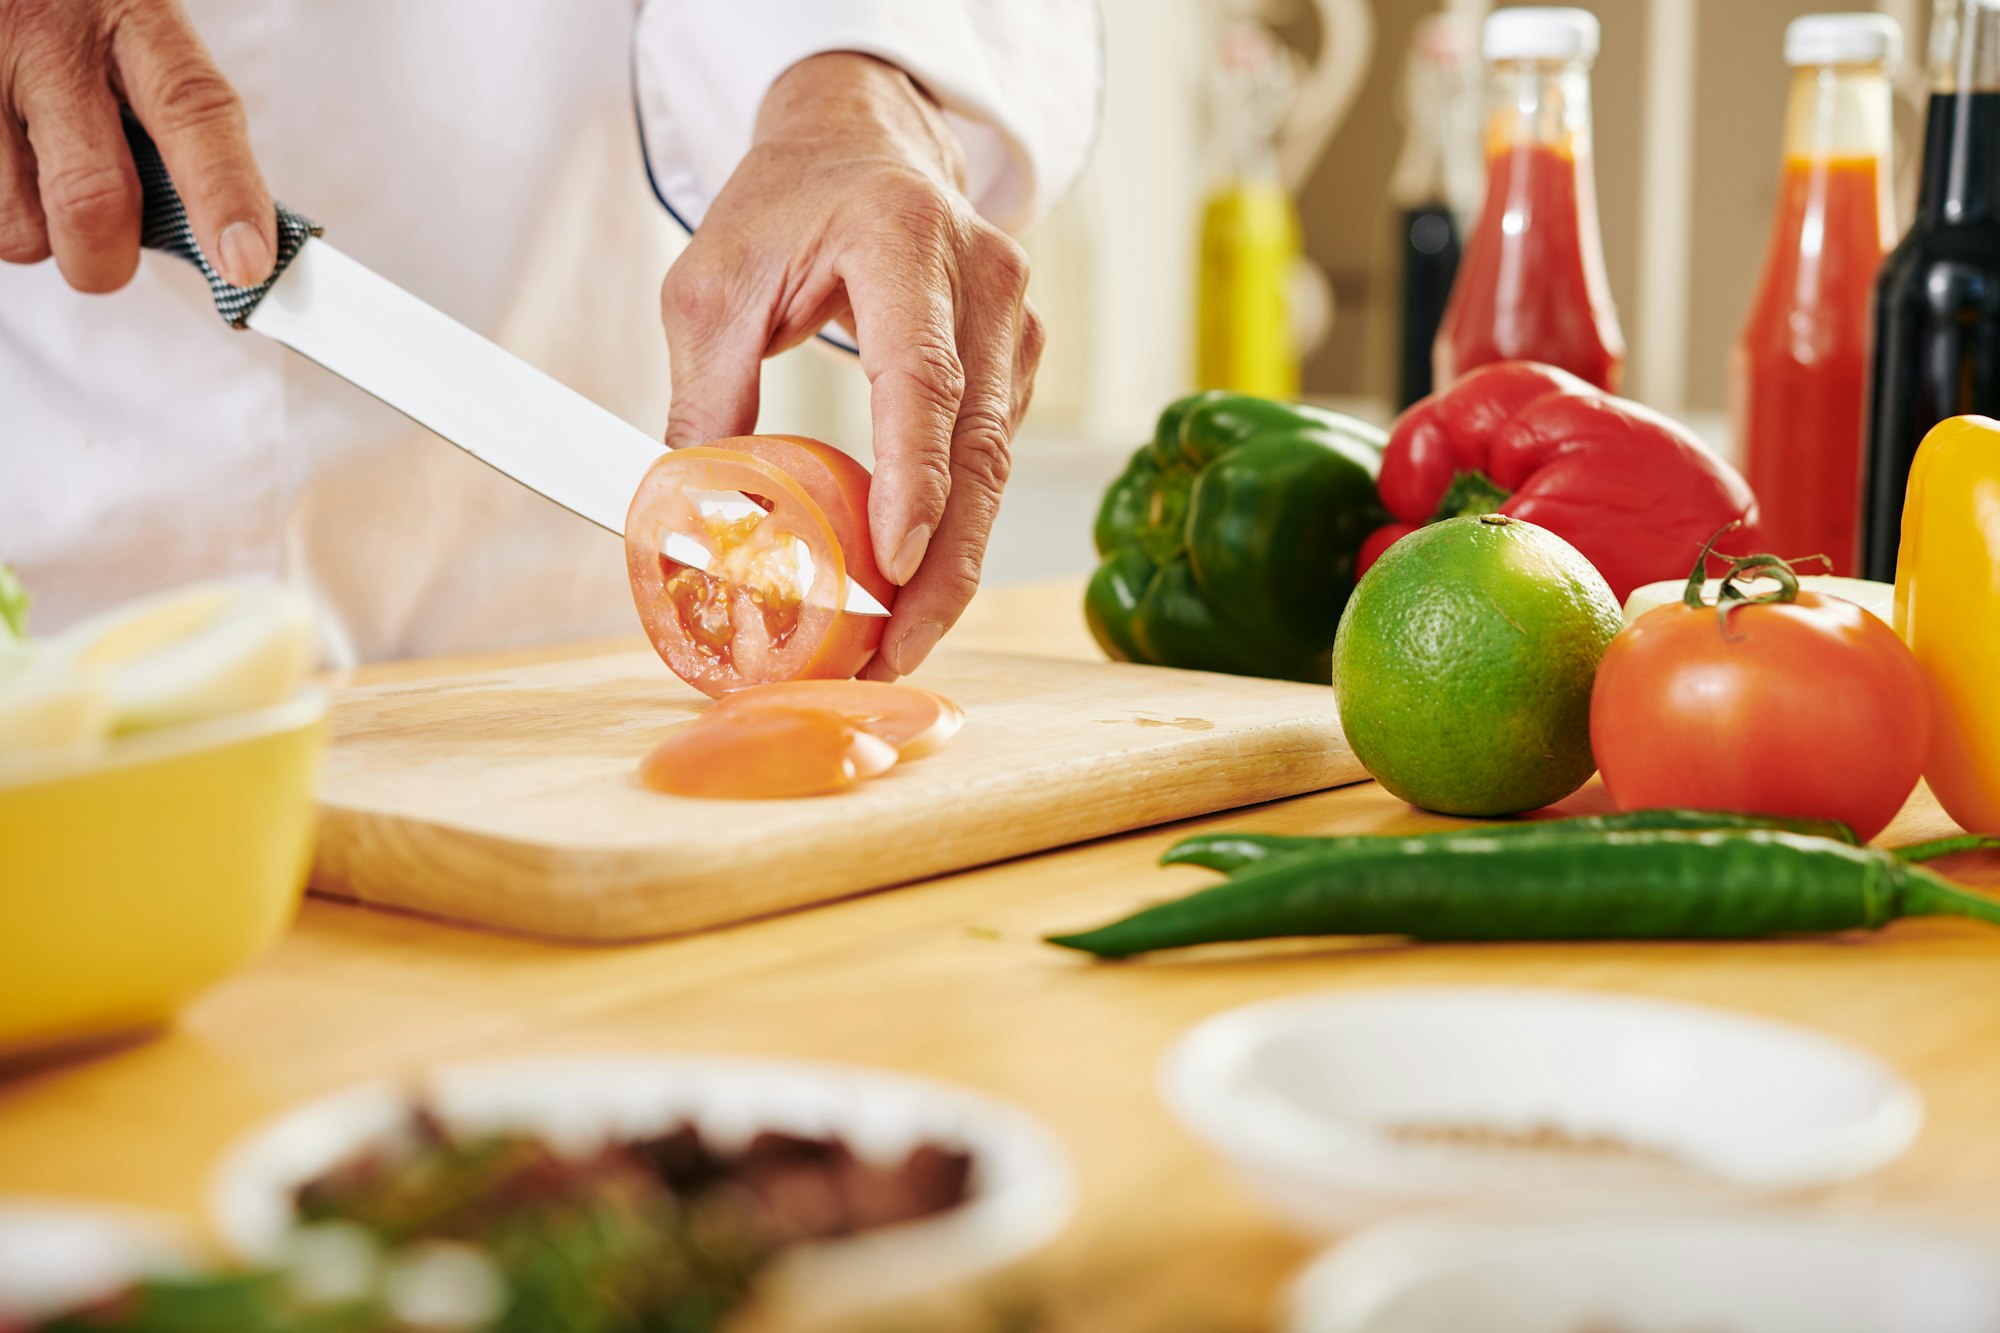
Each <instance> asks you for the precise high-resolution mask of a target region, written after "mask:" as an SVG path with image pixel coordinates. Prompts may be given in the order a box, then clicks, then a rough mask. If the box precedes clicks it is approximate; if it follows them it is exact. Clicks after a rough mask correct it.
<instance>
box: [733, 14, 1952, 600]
mask: <svg viewBox="0 0 2000 1333" xmlns="http://www.w3.org/2000/svg"><path fill="white" fill-rule="evenodd" d="M1932 3H1933V0H1877V3H1875V4H1873V5H1872V6H1871V5H1868V4H1866V3H1849V4H1847V5H1844V6H1843V5H1838V4H1833V5H1829V4H1826V3H1821V4H1814V3H1812V2H1811V0H1589V2H1588V3H1587V4H1585V5H1584V7H1585V8H1588V9H1591V10H1592V11H1593V12H1595V13H1596V14H1597V16H1598V18H1599V19H1600V20H1601V22H1602V25H1603V48H1602V53H1601V55H1600V56H1599V58H1598V60H1597V64H1596V69H1595V74H1594V78H1593V90H1592V91H1593V95H1594V99H1595V112H1596V159H1597V160H1596V170H1597V183H1598V199H1599V209H1600V213H1601V217H1602V223H1603V234H1604V248H1605V253H1606V258H1607V262H1608V265H1609V270H1610V279H1611V287H1612V292H1613V295H1614V297H1615V299H1616V303H1617V307H1618V310H1619V313H1620V315H1621V318H1622V320H1623V323H1624V328H1625V333H1626V337H1627V340H1628V342H1629V344H1630V359H1629V364H1628V368H1627V374H1626V379H1625V392H1626V393H1627V394H1628V395H1629V396H1631V397H1635V398H1638V399H1640V400H1641V401H1644V402H1646V403H1648V404H1650V405H1652V406H1654V407H1656V408H1659V409H1660V410H1662V411H1665V412H1667V413H1669V414H1671V415H1675V416H1678V417H1681V418H1682V419H1684V420H1686V421H1687V422H1688V423H1689V424H1690V425H1692V426H1693V427H1694V428H1695V429H1696V430H1697V431H1699V432H1700V433H1701V434H1702V435H1703V436H1704V437H1705V438H1707V439H1708V440H1709V441H1710V442H1711V443H1712V444H1714V445H1715V446H1716V447H1717V448H1718V449H1719V450H1721V451H1722V452H1723V453H1725V454H1733V453H1734V450H1733V448H1732V442H1731V441H1730V439H1729V432H1728V428H1727V418H1726V415H1725V401H1724V400H1725V394H1726V383H1725V382H1726V376H1727V361H1728V352H1729V347H1730V344H1731V343H1732V342H1733V341H1734V339H1735V337H1736V334H1737V330H1738V328H1739V326H1740V325H1741V323H1742V321H1743V319H1744V316H1745V314H1746V311H1747V309H1748V305H1749V301H1750V297H1751V293H1752V291H1753V289H1754V287H1755V284H1756V280H1757V276H1758V273H1759V272H1760V271H1761V268H1762V265H1763V262H1764V252H1765V247H1766V244H1767V242H1768V239H1769V231H1770V227H1771V222H1772V213H1773V210H1774V208H1775V206H1776V202H1777V190H1778V180H1779V164H1780V157H1781V147H1782V132H1783V118H1784V109H1785V97H1786V88H1787V71H1786V68H1785V65H1784V62H1783V59H1782V47H1783V36H1784V29H1785V25H1786V23H1787V22H1789V21H1790V20H1791V19H1793V18H1796V17H1798V16H1799V15H1801V14H1806V13H1813V12H1819V11H1822V10H1826V9H1839V8H1847V9H1861V8H1871V7H1872V8H1874V9H1877V10H1879V11H1882V12H1886V13H1888V14H1890V15H1891V16H1892V17H1894V18H1896V19H1897V20H1898V21H1899V22H1900V23H1901V24H1902V25H1903V30H1904V36H1905V45H1904V51H1905V54H1904V59H1903V62H1902V66H1901V68H1900V69H1899V70H1898V71H1897V80H1898V90H1899V94H1900V100H1899V105H1898V108H1897V125H1896V131H1897V139H1896V154H1897V161H1896V168H1897V173H1898V177H1899V180H1900V182H1901V189H1900V191H1899V211H1898V225H1899V227H1900V226H1901V225H1904V224H1906V223H1907V220H1908V201H1909V199H1910V197H1911V194H1912V192H1913V190H1914V170H1913V169H1914V166H1915V158H1916V155H1917V149H1918V146H1919V136H1920V134H1921V121H1920V110H1921V105H1922V103H1921V98H1922V93H1923V90H1924V87H1925V83H1926V70H1925V65H1926V61H1925V58H1924V53H1925V50H1926V39H1927V36H1928V30H1929V27H1930V21H1931V17H1932V14H1931V7H1932ZM1493 7H1494V6H1493V5H1492V4H1491V3H1488V0H1449V2H1447V0H1103V12H1104V24H1105V40H1106V46H1107V71H1108V75H1107V89H1106V105H1105V117H1104V129H1103V136H1102V139H1101V141H1100V143H1099V145H1098V150H1097V153H1096V157H1095V159H1094V162H1093V164H1092V166H1091V168H1090V170H1089V172H1088V174H1087V175H1086V177H1085V178H1084V180H1083V181H1082V182H1081V184H1080V185H1079V187H1078V188H1077V190H1076V191H1075V192H1074V193H1073V195H1072V196H1071V197H1070V198H1069V199H1068V200H1067V201H1066V202H1065V203H1064V204H1063V205H1062V206H1061V208H1059V209H1058V210H1057V212H1056V213H1055V214H1054V215H1053V216H1052V217H1051V218H1050V219H1049V220H1048V221H1046V222H1045V223H1044V224H1043V225H1042V226H1041V227H1040V228H1038V229H1037V230H1036V232H1035V233H1034V234H1033V235H1032V236H1030V237H1028V238H1027V243H1028V246H1029V249H1030V251H1031V253H1032V256H1033V259H1034V278H1033V282H1032V286H1031V295H1032V296H1033V299H1034V300H1035V301H1036V303H1037V305H1038V306H1039V307H1040V309H1041V310H1042V312H1043V314H1044V316H1045V317H1046V318H1047V321H1048V326H1049V343H1048V352H1047V355H1046V356H1045V357H1044V360H1043V364H1042V371H1041V376H1040V379H1039V381H1038V384H1037V389H1036V398H1035V403H1034V408H1033V410H1032V412H1031V415H1030V419H1029V425H1028V427H1027V429H1026V430H1025V431H1024V432H1023V434H1022V437H1021V439H1020V440H1019V442H1018V446H1017V451H1016V471H1015V476H1014V480H1013V482H1012V483H1011V485H1010V489H1009V493H1008V498H1007V503H1006V506H1005V509H1004V511H1003V513H1002V517H1001V523H1000V527H999V530H998V532H997V534H996V537H995V542H994V547H993V551H992V554H991V556H990V558H989V562H988V569H987V579H988V581H989V582H1018V581H1022V580H1027V579H1033V578H1038V577H1047V576H1052V575H1060V574H1072V573H1082V572H1084V571H1085V570H1087V569H1088V568H1089V566H1090V564H1091V554H1090V551H1089V546H1088V532H1089V517H1090V515H1091V514H1092V513H1093V512H1094V509H1095V505H1096V500H1097V497H1098V494H1099V493H1100V492H1101V489H1102V487H1103V485H1104V484H1105V482H1106V481H1108V480H1109V478H1110V477H1111V476H1112V475H1113V474H1114V473H1115V472H1116V471H1117V470H1118V468H1119V467H1120V466H1121V465H1122V463H1123V462H1124V459H1125V458H1126V456H1127V455H1128V454H1129V453H1130V451H1131V449H1132V448H1133V446H1135V445H1136V444H1137V443H1138V442H1139V441H1140V440H1141V439H1143V438H1144V437H1145V436H1146V435H1147V434H1148V433H1149V431H1150V429H1151V425H1152V422H1153V419H1154V418H1155V417H1156V416H1157V414H1158V412H1159V410H1160V408H1161V407H1162V406H1164V405H1165V404H1166V403H1167V402H1168V401H1170V400H1171V399H1172V398H1174V397H1175V396H1177V395H1179V394H1181V393H1184V392H1186V391H1188V390H1189V389H1191V388H1193V387H1194V386H1195V385H1196V383H1197V345H1198V342H1199V327H1198V326H1199V320H1198V318H1197V307H1198V299H1197V292H1198V287H1199V285H1200V277H1199V275H1200V273H1201V271H1202V259H1201V256H1202V253H1203V251H1202V246H1203V233H1204V226H1203V218H1204V211H1205V209H1208V208H1210V207H1211V205H1212V203H1213V201H1214V200H1215V199H1216V198H1217V197H1218V195H1220V194H1226V193H1227V192H1228V184H1227V183H1228V182H1229V181H1230V180H1231V179H1232V178H1233V177H1241V176H1243V175H1244V174H1246V173H1248V174H1250V175H1253V176H1260V177H1265V176H1268V177H1271V178H1273V179H1274V180H1275V182H1276V184H1277V186H1278V187H1279V188H1281V189H1282V190H1283V191H1284V192H1285V193H1286V194H1288V195H1289V197H1290V198H1291V200H1292V201H1293V203H1294V204H1295V206H1296V210H1297V212H1296V216H1297V219H1298V226H1299V235H1298V242H1299V247H1298V248H1299V251H1300V255H1301V262H1299V263H1298V264H1297V265H1296V267H1295V268H1294V270H1293V271H1292V272H1291V273H1290V274H1289V276H1288V278H1287V280H1286V282H1285V284H1284V287H1285V291H1286V294H1287V297H1288V301H1287V310H1286V313H1285V321H1286V323H1287V324H1288V326H1289V328H1290V331H1291V334H1292V337H1293V340H1294V349H1293V350H1294V352H1295V354H1296V361H1297V367H1298V371H1297V386H1298V390H1299V392H1300V393H1301V394H1302V395H1303V396H1304V397H1306V398H1309V399H1312V400H1314V401H1320V402H1324V403H1326V404H1328V405H1330V406H1334V407H1337V408H1340V409H1342V410H1345V411H1350V412H1353V413H1355V414H1356V415H1360V416H1363V417H1368V418H1371V419H1376V420H1380V421H1386V420H1387V419H1388V418H1389V417H1390V416H1391V415H1393V412H1394V409H1395V397H1396V391H1397V361H1398V357H1397V332H1398V315H1397V310H1398V306H1399V304H1400V300H1401V282H1402V266H1403V249H1402V248H1401V245H1400V244H1399V235H1398V230H1399V217H1400V213H1401V208H1400V204H1401V203H1408V202H1412V201H1411V200H1410V199H1409V198H1408V197H1407V196H1409V195H1410V194H1411V192H1412V190H1417V191H1421V190H1422V189H1423V187H1424V183H1425V178H1426V177H1434V178H1441V179H1443V180H1444V181H1445V188H1446V189H1447V191H1448V192H1449V193H1451V194H1453V195H1454V196H1455V197H1454V198H1453V199H1452V200H1451V202H1452V203H1453V205H1454V206H1455V207H1456V208H1457V209H1458V210H1460V211H1461V213H1463V212H1469V211H1476V209H1477V207H1478V204H1479V198H1480V190H1481V181H1480V179H1479V177H1480V171H1481V167H1480V163H1479V151H1478V134H1479V123H1480V120H1481V116H1482V112H1483V97H1482V93H1481V90H1480V89H1479V87H1478V86H1477V81H1478V78H1479V61H1478V59H1477V49H1478V20H1479V19H1480V18H1481V17H1483V15H1484V14H1485V13H1486V12H1488V11H1489V10H1490V9H1491V8H1493ZM1440 14H1449V15H1452V16H1455V18H1456V19H1457V21H1458V26H1457V28H1456V30H1455V32H1456V35H1455V36H1454V35H1453V34H1452V33H1451V32H1450V31H1448V32H1447V33H1446V34H1445V35H1444V36H1443V37H1440V35H1439V33H1438V29H1439V26H1440V25H1439V24H1437V23H1436V21H1435V18H1434V16H1437V15H1440ZM1445 26H1446V27H1447V28H1448V29H1449V28H1450V26H1451V25H1449V24H1447V25H1445ZM1426 117H1434V118H1435V119H1433V120H1428V121H1427V120H1426ZM1413 137H1414V138H1416V139H1418V140H1420V141H1426V140H1428V141H1433V142H1434V141H1440V140H1441V141H1442V144H1443V147H1444V152H1445V156H1446V157H1447V159H1449V160H1447V161H1446V162H1444V163H1434V162H1429V161H1427V160H1425V159H1426V156H1427V154H1428V153H1429V152H1431V151H1433V150H1432V149H1429V148H1427V147H1425V146H1424V145H1423V144H1422V143H1419V144H1418V145H1413V144H1412V142H1411V141H1412V139H1413ZM1399 172H1400V173H1402V174H1401V177H1400V179H1399ZM1392 185H1393V186H1394V187H1395V188H1392ZM867 421H868V418H867V411H866V385H865V384H864V383H863V382H862V380H861V378H860V376H859V375H858V374H857V373H855V368H854V366H853V365H852V364H851V362H844V361H843V360H842V359H841V358H839V357H838V356H836V355H834V354H832V353H830V352H825V351H821V352H816V353H801V354H794V355H792V356H788V357H785V358H781V359H780V360H778V361H776V362H774V363H772V364H771V366H770V367H769V368H768V370H767V373H766V397H765V409H764V416H763V427H764V428H765V429H785V430H805V431H809V432H813V433H823V434H824V435H825V437H826V438H829V439H832V440H836V441H839V442H840V443H842V444H844V445H846V446H847V447H849V448H853V449H856V450H857V452H861V451H864V450H865V445H864V443H863V442H864V441H865V440H866V439H867V435H868V431H867Z"/></svg>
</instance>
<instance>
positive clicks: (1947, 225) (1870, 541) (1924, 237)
mask: <svg viewBox="0 0 2000 1333" xmlns="http://www.w3.org/2000/svg"><path fill="white" fill-rule="evenodd" d="M1931 55H1932V81H1931V98H1930V107H1929V110H1928V112H1927V113H1926V117H1925V123H1924V161H1923V174H1922V175H1921V177H1920V178H1919V184H1918V188H1917V211H1916V215H1915V216H1914V217H1913V218H1912V219H1911V220H1910V230H1909V232H1908V233H1907V234H1906V235H1905V236H1904V237H1903V240H1902V242H1901V243H1900V244H1899V245H1897V247H1896V248H1895V250H1893V251H1892V252H1891V253H1890V255H1889V258H1888V259H1887V260H1885V261H1884V262H1883V265H1882V273H1881V277H1880V278H1879V279H1878V280H1877V281H1876V284H1875V341H1874V353H1873V357H1872V369H1871V375H1870V380H1869V405H1868V447H1867V458H1866V462H1865V465H1864V466H1865V471H1864V472H1863V474H1862V481H1861V491H1862V495H1861V571H1862V573H1863V575H1865V576H1866V577H1868V578H1871V579H1882V580H1884V581H1887V580H1890V579H1893V578H1895V576H1896V547H1897V543H1898V541H1899V540H1900V538H1901V534H1902V521H1903V491H1904V487H1905V485H1906V483H1907V482H1908V479H1909V473H1910V461H1911V459H1912V458H1914V457H1915V456H1916V452H1917V445H1918V444H1919V443H1920V442H1921V441H1922V440H1923V438H1924V435H1925V434H1926V433H1928V432H1929V430H1930V428H1931V427H1932V426H1935V425H1936V424H1937V423H1938V422H1940V421H1943V420H1944V419H1945V418H1946V417H1952V416H1959V415H1962V414H1965V413H1979V414H1983V415H1986V416H1993V415H2000V0H1959V3H1958V4H1957V5H1956V6H1955V8H1953V9H1950V10H1945V11H1943V12H1941V13H1940V14H1939V16H1938V17H1937V19H1935V20H1933V23H1932V43H1931Z"/></svg>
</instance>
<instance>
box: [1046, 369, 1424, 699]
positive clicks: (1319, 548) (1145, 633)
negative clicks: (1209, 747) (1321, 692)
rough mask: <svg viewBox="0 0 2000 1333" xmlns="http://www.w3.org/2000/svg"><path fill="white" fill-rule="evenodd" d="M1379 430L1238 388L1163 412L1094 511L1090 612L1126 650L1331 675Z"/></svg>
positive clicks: (1191, 662)
mask: <svg viewBox="0 0 2000 1333" xmlns="http://www.w3.org/2000/svg"><path fill="white" fill-rule="evenodd" d="M1387 441H1388V436H1387V435H1386V434H1384V433H1383V432H1382V431H1379V430H1376V429H1375V428H1374V427H1372V426H1368V425H1366V424H1364V423H1362V422H1359V421H1354V420H1351V419H1350V418H1347V417H1343V416H1338V415H1336V414H1334V413H1332V412H1323V411H1320V410H1319V409H1317V408H1311V407H1304V406H1299V405H1294V404H1291V403H1278V402H1271V401H1269V400H1267V399H1263V398H1251V397H1246V396H1244V395H1241V394H1229V393H1219V392H1212V393H1205V394H1196V395H1194V396H1192V397H1188V398H1183V399H1181V400H1180V401H1179V402H1177V403H1174V404H1173V405H1172V406H1171V407H1169V408H1167V410H1166V411H1165V412H1163V413H1161V414H1160V425H1159V429H1158V431H1157V432H1156V433H1155V435H1154V438H1153V441H1152V443H1150V444H1147V445H1142V446H1141V447H1140V449H1139V452H1138V453H1136V454H1134V455H1133V456H1132V462H1131V463H1130V464H1129V465H1128V466H1127V467H1126V469H1125V473H1124V475H1123V476H1121V477H1119V478H1118V480H1117V481H1115V482H1113V483H1112V485H1111V489H1110V491H1109V492H1107V493H1106V494H1105V497H1104V504H1103V506H1102V507H1101V508H1100V509H1099V510H1098V514H1097V529H1096V540H1097V553H1098V555H1100V556H1101V557H1103V563H1102V564H1100V565H1099V566H1098V568H1097V573H1096V575H1095V576H1093V577H1092V579H1091V581H1090V587H1089V589H1088V591H1087V592H1086V593H1085V594H1084V616H1085V618H1086V619H1087V620H1088V621H1089V622H1090V631H1091V633H1092V634H1093V635H1094V636H1096V639H1097V642H1098V643H1099V644H1100V645H1102V647H1103V648H1104V651H1105V652H1106V653H1108V654H1110V655H1111V656H1112V657H1113V658H1116V659H1117V660H1119V661H1123V662H1147V663H1151V664H1153V665H1155V666H1173V667H1190V668H1193V669H1196V670H1201V671H1227V672H1231V673H1233V674H1235V675H1239V676H1272V677H1277V678H1279V679H1283V680H1303V681H1312V682H1316V683H1319V684H1325V683H1326V682H1327V681H1328V680H1330V679H1331V678H1332V666H1331V661H1332V652H1333V633H1334V630H1335V629H1336V628H1338V627H1339V624H1340V613H1341V611H1342V609H1343V608H1345V607H1346V605H1347V596H1348V594H1349V593H1350V592H1352V591H1353V589H1354V558H1355V554H1356V552H1357V551H1358V550H1359V549H1360V546H1361V543H1362V541H1363V540H1364V539H1365V538H1366V537H1367V536H1368V534H1369V533H1370V532H1372V531H1373V530H1374V529H1375V528H1376V527H1377V526H1378V525H1379V524H1381V523H1383V522H1384V521H1385V520H1386V518H1387V515H1386V512H1385V511H1384V510H1383V508H1382V505H1381V502H1380V501H1379V500H1378V499H1377V498H1376V494H1375V476H1376V473H1377V472H1378V471H1379V470H1380V468H1381V462H1382V448H1383V446H1384V445H1385V444H1386V443H1387Z"/></svg>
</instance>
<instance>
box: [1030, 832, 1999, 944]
mask: <svg viewBox="0 0 2000 1333" xmlns="http://www.w3.org/2000/svg"><path fill="white" fill-rule="evenodd" d="M1906 916H1964V917H1972V918H1975V919H1978V920H1982V921H1988V922H1991V923H1993V924H1995V925H2000V904H1996V903H1992V902H1988V901H1987V900H1985V899H1983V898H1980V897H1977V896H1975V895H1973V894H1970V893H1966V892H1965V891H1963V890H1961V889H1959V888H1957V887H1956V886H1954V885H1952V884H1951V883H1950V882H1949V881H1947V880H1944V879H1942V878H1940V877H1939V876H1937V875H1934V874H1932V873H1931V872H1930V871H1927V870H1923V869H1921V868H1919V867H1917V866H1913V865H1908V864H1906V863H1904V862H1902V861H1899V860H1897V859H1896V858H1895V857H1894V856H1891V855H1890V854H1889V853H1887V852H1885V851H1882V850H1881V849H1879V848H1875V847H1849V846H1846V845H1844V844H1842V843H1838V842H1834V841H1832V840H1830V839H1827V838H1813V837H1801V836H1799V835H1798V834H1795V833H1785V832H1780V831H1776V830H1764V829H1751V830H1716V831H1709V832H1685V831H1678V830H1664V829H1663V830H1647V831H1634V832H1629V833H1579V834H1575V835H1573V836H1569V837H1558V838H1509V837H1484V838H1478V837H1469V836H1468V837H1462V838H1456V839H1453V840H1450V841H1446V842H1429V841H1426V840H1424V839H1422V838H1380V839H1374V840H1372V841H1371V842H1370V843H1369V844H1368V845H1366V846H1362V847H1357V848H1344V849H1341V850H1338V851H1335V852H1329V853H1326V854H1324V855H1309V856H1291V857H1282V858H1279V859H1276V860H1270V861H1264V862H1260V863H1257V864H1253V865H1249V866H1246V867H1245V868H1244V869H1243V870H1241V871H1239V872H1238V873H1237V874H1236V875H1234V876H1233V877H1231V878H1230V879H1228V880H1226V881H1224V882H1223V883H1221V884H1218V885H1215V886H1214V887H1212V888H1208V889H1203V890H1202V891H1200V892H1198V893H1194V894H1191V895H1189V896H1188V897H1185V898H1181V899H1178V900H1176V901H1174V902H1169V903H1162V904H1160V905H1159V906H1157V907H1151V908H1147V909H1146V910H1144V911H1141V912H1138V913H1136V914H1134V915H1132V916H1129V917H1127V918H1125V919H1124V920H1122V921H1118V922H1114V923H1113V924H1111V925H1108V926H1103V927H1100V928H1099V929H1097V930H1091V931H1085V932H1081V933H1078V934H1071V935H1056V936H1051V937H1050V938H1049V942H1050V943H1051V944H1058V945H1061V946H1063V947H1064V948H1069V949H1079V950H1082V951H1084V952H1086V953H1093V954H1097V955H1099V956H1101V957H1105V958H1123V957H1127V956H1129V955H1131V954H1136V953H1146V952H1149V951H1151V950H1154V949H1176V948H1182V947H1184V946H1187V945H1193V944H1212V943H1217V942H1220V941H1224V940H1254V939H1270V938H1277V937H1281V936H1291V935H1400V936H1405V937H1407V938H1409V939H1413V940H1599V939H1739V938H1755V937H1759V936H1767V935H1787V934H1802V933H1813V932H1820V931H1839V930H1858V929H1870V930H1872V929H1875V928H1878V927H1880V926H1883V925H1886V924H1887V923H1888V922H1890V921H1894V920H1896V919H1897V918H1899V917H1906Z"/></svg>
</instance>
